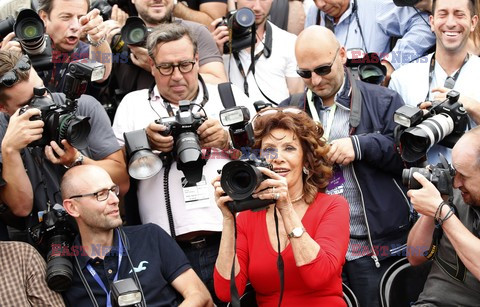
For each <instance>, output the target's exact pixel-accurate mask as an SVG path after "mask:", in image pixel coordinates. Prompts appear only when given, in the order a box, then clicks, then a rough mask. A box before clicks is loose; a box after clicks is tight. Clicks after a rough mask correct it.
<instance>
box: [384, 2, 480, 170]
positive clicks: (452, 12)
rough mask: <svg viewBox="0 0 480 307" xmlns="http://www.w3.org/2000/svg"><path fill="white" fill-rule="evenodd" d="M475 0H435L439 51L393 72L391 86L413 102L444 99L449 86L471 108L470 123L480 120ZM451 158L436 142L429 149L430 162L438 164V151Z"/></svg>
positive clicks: (434, 26) (432, 17)
mask: <svg viewBox="0 0 480 307" xmlns="http://www.w3.org/2000/svg"><path fill="white" fill-rule="evenodd" d="M475 3H476V1H474V0H459V1H454V0H436V1H433V7H432V9H433V13H432V15H430V23H431V28H432V31H433V32H435V34H436V36H437V43H436V51H435V52H434V53H431V54H429V55H428V56H425V57H423V58H421V59H419V60H418V61H416V62H415V63H410V64H408V65H405V66H404V67H402V68H401V69H399V70H398V71H396V72H395V73H394V74H393V75H392V81H391V82H390V85H389V87H390V88H391V89H393V90H395V91H397V92H398V93H399V94H400V95H401V96H402V98H403V100H405V103H406V104H408V105H411V106H417V105H418V104H420V103H422V102H426V103H423V104H422V105H421V107H422V108H426V107H429V106H431V101H443V100H445V99H446V95H447V93H448V92H449V91H450V90H452V89H453V90H455V91H457V92H459V93H460V99H459V102H460V103H462V104H463V107H464V108H465V110H466V111H467V112H468V115H469V117H470V124H471V126H475V125H476V124H478V123H480V91H479V90H478V82H477V80H478V79H479V78H480V59H479V58H478V57H477V56H475V55H470V54H469V53H468V39H469V36H470V33H471V32H473V30H474V29H475V27H476V26H477V22H478V16H477V15H476V13H475V12H476V11H477V8H476V5H475ZM439 153H442V154H443V155H444V156H445V157H446V158H447V159H448V160H451V150H450V149H449V148H446V147H445V146H441V145H435V146H434V147H432V148H431V149H430V150H429V151H428V152H427V158H428V161H429V163H432V164H437V163H438V162H439V161H438V154H439Z"/></svg>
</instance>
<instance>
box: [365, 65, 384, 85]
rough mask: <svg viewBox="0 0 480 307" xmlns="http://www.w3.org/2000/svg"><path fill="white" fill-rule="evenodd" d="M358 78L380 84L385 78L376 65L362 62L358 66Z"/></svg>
mask: <svg viewBox="0 0 480 307" xmlns="http://www.w3.org/2000/svg"><path fill="white" fill-rule="evenodd" d="M358 73H359V76H360V79H361V80H362V81H364V82H368V83H372V84H380V83H382V81H383V79H385V74H384V72H383V71H382V69H381V68H380V67H378V66H376V65H372V64H364V65H360V66H359V67H358Z"/></svg>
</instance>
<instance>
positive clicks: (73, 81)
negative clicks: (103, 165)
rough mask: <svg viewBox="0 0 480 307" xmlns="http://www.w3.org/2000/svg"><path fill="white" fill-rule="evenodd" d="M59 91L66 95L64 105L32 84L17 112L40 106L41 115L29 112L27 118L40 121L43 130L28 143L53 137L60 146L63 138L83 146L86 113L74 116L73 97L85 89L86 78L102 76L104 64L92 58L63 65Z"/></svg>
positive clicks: (36, 143) (86, 131)
mask: <svg viewBox="0 0 480 307" xmlns="http://www.w3.org/2000/svg"><path fill="white" fill-rule="evenodd" d="M67 71H68V72H67V74H66V76H65V84H64V87H63V92H64V93H65V96H66V101H65V105H62V106H59V105H57V104H56V103H55V102H54V101H53V100H52V99H51V98H50V97H48V96H45V92H46V89H45V88H40V89H39V88H35V89H34V97H33V98H32V99H31V100H30V102H29V103H28V105H26V106H24V107H22V108H21V109H20V112H19V114H22V113H24V112H25V111H26V110H28V109H30V108H37V109H40V111H41V112H42V113H41V116H32V117H31V118H30V120H42V121H43V122H44V124H45V125H44V127H43V134H42V138H41V139H40V140H37V141H34V142H32V143H30V144H29V145H28V146H29V147H36V146H40V147H43V146H45V145H48V144H49V143H50V141H55V142H56V143H57V144H58V145H59V146H62V144H61V140H63V139H66V140H67V141H68V143H69V144H71V145H72V146H73V147H75V148H77V149H84V148H86V147H87V137H88V135H89V133H90V128H91V127H90V123H89V122H88V120H89V119H90V117H85V116H77V115H76V111H77V104H78V101H77V99H78V98H79V97H80V96H81V95H82V94H83V93H84V92H85V90H86V88H87V84H88V81H95V80H98V79H100V78H102V77H103V74H104V72H105V66H104V65H103V64H100V63H98V62H95V61H92V60H86V59H84V60H79V61H76V62H71V63H70V64H68V67H67Z"/></svg>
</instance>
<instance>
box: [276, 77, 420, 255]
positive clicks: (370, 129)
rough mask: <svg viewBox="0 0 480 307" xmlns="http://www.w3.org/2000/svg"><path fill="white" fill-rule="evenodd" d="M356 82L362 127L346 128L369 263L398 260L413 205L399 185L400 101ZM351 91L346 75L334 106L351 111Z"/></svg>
mask: <svg viewBox="0 0 480 307" xmlns="http://www.w3.org/2000/svg"><path fill="white" fill-rule="evenodd" d="M356 82H357V86H358V89H359V92H360V93H361V95H362V99H361V103H362V105H361V117H360V124H359V125H358V127H356V128H355V129H350V138H351V139H352V143H353V148H354V150H355V160H354V161H353V169H354V174H355V177H356V179H357V186H358V187H359V188H360V192H361V198H362V203H363V204H364V208H365V216H366V219H367V227H368V228H367V229H368V230H369V239H370V240H371V244H372V245H373V246H372V247H373V249H374V252H375V255H372V258H373V259H374V260H376V259H377V258H376V257H375V256H377V257H378V258H380V259H383V258H386V257H389V256H391V255H395V254H396V255H400V253H401V252H403V251H404V248H405V244H406V241H407V235H408V231H409V229H410V226H411V216H412V215H411V206H410V203H409V201H408V199H407V197H406V188H405V187H404V186H403V185H402V181H401V175H402V170H403V167H404V164H403V161H402V159H401V157H400V155H399V154H398V152H397V150H396V148H395V143H394V138H393V130H394V128H395V126H396V124H395V122H394V121H393V114H394V112H395V110H397V109H398V108H400V107H401V106H403V105H404V102H403V100H402V98H401V97H400V95H399V94H398V93H397V92H395V91H392V90H390V89H387V88H385V87H381V86H378V85H373V84H369V83H365V82H361V81H356ZM351 92H352V91H351V85H350V80H349V79H348V77H347V75H346V80H345V85H344V87H343V90H342V92H341V93H339V95H338V96H337V103H339V104H341V105H343V106H345V107H347V108H350V107H351ZM305 97H306V95H305V94H304V95H303V97H302V98H301V99H300V102H299V104H298V106H299V107H300V108H302V109H304V110H305V111H306V112H307V113H308V114H310V115H311V113H310V110H309V107H308V104H305V100H306V98H305ZM314 97H315V99H314V101H315V108H317V110H318V109H320V108H321V106H322V103H321V99H320V98H319V97H317V96H315V95H314ZM289 104H290V99H287V100H285V101H283V102H282V103H281V104H280V106H286V105H289Z"/></svg>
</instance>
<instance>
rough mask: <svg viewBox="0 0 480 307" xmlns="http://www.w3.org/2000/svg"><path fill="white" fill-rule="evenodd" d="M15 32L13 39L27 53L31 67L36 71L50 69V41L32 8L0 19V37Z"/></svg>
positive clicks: (51, 65) (41, 22) (51, 64)
mask: <svg viewBox="0 0 480 307" xmlns="http://www.w3.org/2000/svg"><path fill="white" fill-rule="evenodd" d="M12 31H13V32H15V36H16V37H15V38H14V40H17V41H18V42H20V45H21V46H22V49H23V51H24V52H25V53H26V54H28V56H29V58H30V61H31V62H32V65H33V67H34V68H35V70H37V71H43V70H50V69H52V67H53V63H52V43H51V39H50V37H49V36H48V35H46V34H45V25H44V24H43V20H42V19H41V18H40V16H38V14H37V13H36V12H35V11H34V10H32V9H23V10H21V11H20V13H19V14H18V16H17V19H16V20H15V18H13V17H12V16H9V17H7V18H6V19H4V20H2V21H0V38H1V40H3V38H4V37H5V36H6V35H8V33H10V32H12Z"/></svg>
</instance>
